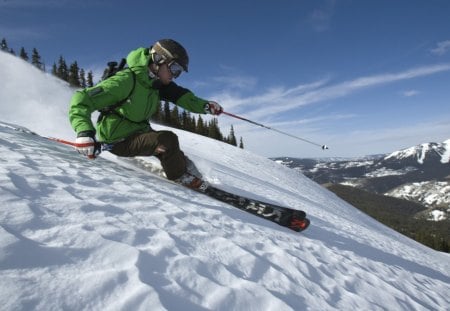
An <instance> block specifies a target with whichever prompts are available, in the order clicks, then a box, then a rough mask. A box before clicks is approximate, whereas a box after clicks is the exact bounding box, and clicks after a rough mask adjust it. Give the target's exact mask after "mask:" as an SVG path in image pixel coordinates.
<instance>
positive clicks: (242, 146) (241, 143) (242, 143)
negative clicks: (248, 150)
mask: <svg viewBox="0 0 450 311" xmlns="http://www.w3.org/2000/svg"><path fill="white" fill-rule="evenodd" d="M239 148H241V149H244V141H243V140H242V137H241V140H240V141H239Z"/></svg>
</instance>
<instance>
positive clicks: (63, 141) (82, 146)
mask: <svg viewBox="0 0 450 311" xmlns="http://www.w3.org/2000/svg"><path fill="white" fill-rule="evenodd" d="M45 138H47V139H48V140H51V141H55V142H57V143H60V144H64V145H68V146H72V147H75V148H85V147H91V146H92V143H74V142H73V141H68V140H64V139H60V138H54V137H45ZM95 144H98V143H95ZM94 150H95V149H94ZM99 151H100V149H99ZM99 154H100V152H98V153H96V154H93V155H89V156H88V158H89V159H95V158H96V156H98V155H99Z"/></svg>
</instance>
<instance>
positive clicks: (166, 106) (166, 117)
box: [163, 101, 171, 125]
mask: <svg viewBox="0 0 450 311" xmlns="http://www.w3.org/2000/svg"><path fill="white" fill-rule="evenodd" d="M170 117H171V113H170V104H169V102H168V101H165V102H164V115H163V124H166V125H169V124H170V121H171V119H170Z"/></svg>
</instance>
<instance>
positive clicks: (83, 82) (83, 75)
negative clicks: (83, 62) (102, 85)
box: [79, 68, 87, 89]
mask: <svg viewBox="0 0 450 311" xmlns="http://www.w3.org/2000/svg"><path fill="white" fill-rule="evenodd" d="M79 81H80V86H81V87H82V88H83V89H84V88H85V87H86V86H87V83H86V73H85V72H84V69H83V68H81V69H80V80H79Z"/></svg>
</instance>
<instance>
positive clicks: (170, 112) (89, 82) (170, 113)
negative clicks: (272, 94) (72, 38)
mask: <svg viewBox="0 0 450 311" xmlns="http://www.w3.org/2000/svg"><path fill="white" fill-rule="evenodd" d="M0 49H1V50H2V51H4V52H7V53H11V54H13V55H15V56H18V57H20V58H21V59H23V60H24V61H26V62H30V63H31V64H32V65H33V66H35V67H36V68H38V69H40V70H42V71H44V72H46V71H47V70H46V68H45V63H44V61H43V59H42V57H41V55H40V54H39V52H38V50H37V49H36V48H33V50H32V52H31V57H30V56H29V54H28V53H27V52H26V50H25V48H24V47H21V48H20V51H19V55H17V54H16V52H15V51H14V50H13V49H12V48H10V47H9V46H8V43H7V41H6V39H5V38H3V39H2V41H1V42H0ZM51 74H53V75H54V76H55V77H58V78H60V79H62V80H64V81H66V82H68V83H69V85H71V86H72V87H76V88H86V87H92V86H94V85H95V83H94V75H93V73H92V71H88V72H87V73H86V71H85V70H84V69H83V68H80V67H79V65H78V62H77V61H73V62H72V63H71V64H69V65H67V62H66V60H65V59H64V57H63V56H62V55H61V56H60V57H59V59H58V62H55V63H53V66H52V69H51ZM159 106H160V107H159V109H158V112H157V113H156V115H155V116H154V117H153V121H154V122H156V123H160V124H163V125H168V126H171V127H174V128H178V129H182V130H186V131H189V132H193V133H196V134H200V135H203V136H206V137H210V138H213V139H216V140H220V141H223V142H226V143H228V144H230V145H233V146H238V142H237V139H236V136H235V132H234V128H233V126H231V129H230V132H229V134H228V135H227V136H225V135H223V134H222V132H221V131H220V128H219V122H218V120H217V118H213V119H211V120H209V121H206V120H203V118H202V117H201V115H199V116H198V118H195V117H194V116H192V115H191V113H190V112H188V111H185V110H183V109H181V110H182V111H180V109H178V106H176V105H171V104H169V103H168V102H164V103H160V104H159ZM239 148H242V149H244V142H243V139H242V137H241V138H240V140H239Z"/></svg>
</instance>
